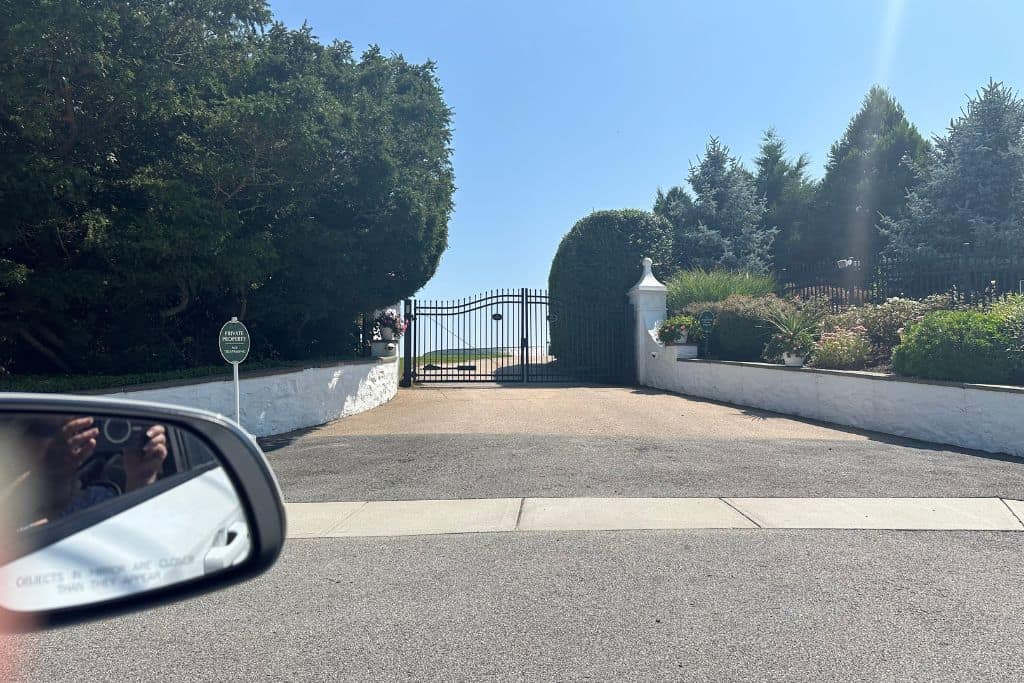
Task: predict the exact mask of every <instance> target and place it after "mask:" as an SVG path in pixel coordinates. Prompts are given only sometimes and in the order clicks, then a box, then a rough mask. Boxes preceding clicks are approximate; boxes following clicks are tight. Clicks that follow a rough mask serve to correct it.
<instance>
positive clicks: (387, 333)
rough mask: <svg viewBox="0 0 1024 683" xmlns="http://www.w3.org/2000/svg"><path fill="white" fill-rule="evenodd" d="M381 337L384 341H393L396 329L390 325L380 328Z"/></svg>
mask: <svg viewBox="0 0 1024 683" xmlns="http://www.w3.org/2000/svg"><path fill="white" fill-rule="evenodd" d="M380 338H381V339H383V340H384V341H391V340H393V339H394V338H395V331H394V330H393V329H391V328H390V327H382V328H380Z"/></svg>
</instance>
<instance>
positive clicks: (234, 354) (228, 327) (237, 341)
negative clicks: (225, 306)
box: [217, 318, 249, 364]
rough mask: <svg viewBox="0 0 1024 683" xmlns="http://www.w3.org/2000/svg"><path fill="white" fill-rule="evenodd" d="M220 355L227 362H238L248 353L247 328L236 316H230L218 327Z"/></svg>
mask: <svg viewBox="0 0 1024 683" xmlns="http://www.w3.org/2000/svg"><path fill="white" fill-rule="evenodd" d="M217 343H218V345H219V346H220V355H221V356H223V357H224V360H226V361H227V362H229V363H234V364H238V363H241V362H242V361H244V360H245V359H246V357H247V356H248V355H249V330H247V329H245V325H243V324H242V322H241V321H240V320H239V319H238V318H232V319H231V320H229V321H228V322H226V323H224V327H222V328H220V335H219V336H218V338H217Z"/></svg>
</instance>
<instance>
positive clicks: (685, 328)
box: [658, 315, 700, 359]
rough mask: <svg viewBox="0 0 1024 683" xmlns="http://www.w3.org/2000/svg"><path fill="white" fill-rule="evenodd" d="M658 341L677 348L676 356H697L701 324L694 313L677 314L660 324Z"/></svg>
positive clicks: (680, 357) (679, 357)
mask: <svg viewBox="0 0 1024 683" xmlns="http://www.w3.org/2000/svg"><path fill="white" fill-rule="evenodd" d="M658 341H660V342H661V343H662V344H664V345H665V346H674V347H675V348H676V358H677V359H686V358H696V357H697V348H698V347H697V344H698V342H699V341H700V325H698V324H697V319H696V318H694V317H693V316H692V315H677V316H675V317H672V318H669V319H668V320H666V321H664V322H662V323H661V324H660V325H658Z"/></svg>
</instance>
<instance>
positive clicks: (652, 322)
mask: <svg viewBox="0 0 1024 683" xmlns="http://www.w3.org/2000/svg"><path fill="white" fill-rule="evenodd" d="M641 264H642V265H643V268H644V272H643V275H641V276H640V281H639V282H637V283H636V284H635V285H633V287H632V289H630V290H629V292H628V295H629V300H630V301H631V302H632V303H633V308H634V310H635V311H636V317H635V322H634V338H635V340H636V374H637V381H639V382H640V383H641V384H643V383H644V381H645V379H646V367H647V363H648V361H650V360H651V359H652V358H657V355H658V354H659V353H660V352H661V350H662V346H661V345H660V344H659V343H658V342H657V340H656V338H655V333H656V331H657V329H658V324H659V323H660V322H661V321H662V320H664V319H665V317H666V315H667V314H668V288H667V287H666V286H665V285H663V284H661V283H660V282H658V279H657V278H656V277H654V273H652V272H651V266H652V265H653V261H651V259H649V258H646V257H645V258H644V259H643V260H642V261H641ZM652 354H653V355H652Z"/></svg>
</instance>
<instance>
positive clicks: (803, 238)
mask: <svg viewBox="0 0 1024 683" xmlns="http://www.w3.org/2000/svg"><path fill="white" fill-rule="evenodd" d="M754 164H755V166H756V167H757V173H756V174H755V176H754V184H755V187H756V188H757V196H758V197H760V198H761V199H763V200H764V202H765V212H764V218H763V219H762V220H761V224H762V226H763V227H764V228H765V229H770V228H776V229H777V230H778V231H779V232H778V235H777V236H776V237H775V245H774V246H775V250H774V251H775V267H776V268H777V269H782V268H789V267H792V266H793V265H794V264H796V263H800V262H803V261H805V260H806V259H807V258H808V254H807V251H808V249H809V246H808V245H809V243H810V241H811V239H810V238H811V236H810V235H809V234H808V231H809V230H810V227H811V225H812V222H811V221H810V220H809V218H810V215H809V214H810V211H811V207H812V204H813V201H814V192H815V189H816V186H817V185H816V183H815V182H814V181H813V180H812V179H811V178H809V177H808V176H807V166H808V164H809V161H808V159H807V155H806V154H801V155H800V156H798V157H797V158H796V159H790V158H788V157H787V156H786V143H785V141H783V139H782V138H781V137H779V135H778V134H777V133H776V132H775V129H773V128H769V129H768V130H767V131H765V134H764V138H763V139H762V140H761V152H760V154H759V155H758V157H757V159H755V161H754Z"/></svg>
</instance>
